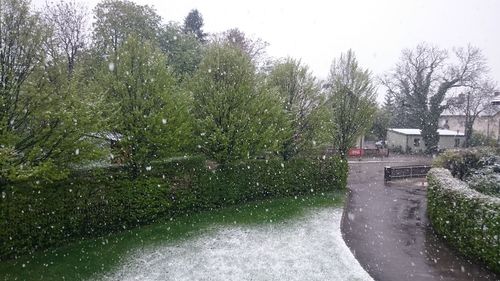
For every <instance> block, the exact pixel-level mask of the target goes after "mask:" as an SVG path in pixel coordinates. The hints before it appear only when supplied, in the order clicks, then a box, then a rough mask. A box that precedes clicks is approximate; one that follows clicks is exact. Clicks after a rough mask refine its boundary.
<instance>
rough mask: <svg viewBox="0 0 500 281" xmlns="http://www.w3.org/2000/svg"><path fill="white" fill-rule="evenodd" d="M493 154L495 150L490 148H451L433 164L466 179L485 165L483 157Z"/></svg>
mask: <svg viewBox="0 0 500 281" xmlns="http://www.w3.org/2000/svg"><path fill="white" fill-rule="evenodd" d="M492 154H495V151H494V150H492V149H489V148H470V149H450V150H447V151H445V152H444V153H442V154H441V155H440V156H439V157H438V158H436V160H434V163H433V166H434V167H439V168H445V169H448V170H450V171H451V174H452V175H453V176H454V177H456V178H459V179H464V178H465V177H467V176H470V175H471V173H472V171H473V170H474V169H478V168H481V167H483V166H484V163H483V162H481V158H483V157H485V156H488V155H492Z"/></svg>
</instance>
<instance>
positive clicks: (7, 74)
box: [0, 0, 93, 181]
mask: <svg viewBox="0 0 500 281" xmlns="http://www.w3.org/2000/svg"><path fill="white" fill-rule="evenodd" d="M0 4H1V9H0V63H1V66H2V67H1V69H0V80H1V81H0V97H1V101H0V106H1V107H2V108H1V112H0V122H1V127H0V144H1V148H0V150H2V152H1V154H3V156H2V158H3V159H5V162H4V163H2V168H1V170H2V171H1V175H0V177H1V178H3V180H4V181H5V180H22V179H28V178H33V177H41V178H45V179H47V180H51V179H55V178H60V177H64V176H65V175H66V172H67V169H68V168H70V166H71V164H74V163H76V162H79V161H83V160H84V159H85V158H86V157H85V156H86V155H91V154H93V153H92V151H91V149H88V147H89V146H88V145H90V144H89V143H88V142H87V141H86V140H85V139H83V138H82V137H83V135H84V133H85V132H86V131H87V129H88V127H87V126H86V125H87V124H88V122H86V120H88V119H87V118H88V116H89V112H88V111H87V112H86V109H88V106H86V105H87V103H86V102H85V98H82V97H81V96H80V95H81V93H82V92H83V91H82V90H80V89H79V85H78V81H79V80H78V79H77V78H75V79H68V75H67V71H66V70H67V67H66V64H65V63H64V67H63V68H62V69H61V68H59V66H61V65H63V63H58V62H57V61H56V57H49V59H47V57H46V53H45V51H46V50H47V49H45V48H44V42H47V41H46V39H47V37H48V36H49V35H50V34H51V32H50V30H52V29H53V28H54V26H47V25H44V24H43V23H42V20H41V18H40V17H39V16H38V14H34V13H32V12H31V11H30V10H29V3H28V2H26V1H16V0H8V1H2V2H0ZM53 46H54V48H56V49H59V50H60V49H63V48H64V46H63V45H62V44H60V43H54V45H53ZM75 76H78V74H76V71H75Z"/></svg>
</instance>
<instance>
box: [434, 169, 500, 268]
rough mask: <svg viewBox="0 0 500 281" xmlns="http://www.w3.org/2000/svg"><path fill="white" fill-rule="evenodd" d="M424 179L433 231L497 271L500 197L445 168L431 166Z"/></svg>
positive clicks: (499, 259) (499, 253) (499, 243)
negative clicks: (471, 185) (482, 189)
mask: <svg viewBox="0 0 500 281" xmlns="http://www.w3.org/2000/svg"><path fill="white" fill-rule="evenodd" d="M427 179H428V182H429V188H428V192H427V198H428V206H427V211H428V215H429V218H430V221H431V223H432V226H433V227H434V229H435V230H436V232H437V233H438V234H440V235H441V236H443V237H444V238H445V239H446V240H447V241H448V242H449V243H450V244H451V245H452V246H454V247H455V248H456V249H458V250H459V251H460V252H461V253H463V254H464V255H466V256H468V257H470V258H473V259H479V260H481V261H482V262H484V263H485V264H486V265H487V266H488V267H489V268H491V269H492V270H494V271H496V272H500V199H499V198H495V197H491V196H487V195H484V194H481V193H479V192H477V191H475V190H473V189H471V188H469V187H468V185H467V183H465V182H463V181H460V180H458V179H455V178H453V177H452V175H451V173H450V171H449V170H446V169H442V168H434V169H431V171H430V172H429V174H428V175H427Z"/></svg>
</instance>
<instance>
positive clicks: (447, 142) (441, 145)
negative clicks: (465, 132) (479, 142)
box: [438, 136, 465, 149]
mask: <svg viewBox="0 0 500 281" xmlns="http://www.w3.org/2000/svg"><path fill="white" fill-rule="evenodd" d="M455 139H460V143H459V145H460V146H462V145H463V144H464V141H465V137H464V136H440V137H439V142H438V149H445V148H454V147H455Z"/></svg>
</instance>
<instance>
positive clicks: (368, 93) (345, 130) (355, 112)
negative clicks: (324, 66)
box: [328, 50, 376, 158]
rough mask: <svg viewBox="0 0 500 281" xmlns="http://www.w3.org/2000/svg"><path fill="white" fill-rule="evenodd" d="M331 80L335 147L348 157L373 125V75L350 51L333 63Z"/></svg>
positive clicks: (329, 79)
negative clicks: (350, 151)
mask: <svg viewBox="0 0 500 281" xmlns="http://www.w3.org/2000/svg"><path fill="white" fill-rule="evenodd" d="M328 81H329V85H330V98H329V103H330V107H331V125H332V134H333V145H334V147H335V148H336V149H337V151H338V153H339V154H340V155H341V156H342V157H344V158H345V157H347V152H348V150H349V148H351V147H352V146H353V145H354V143H355V141H356V138H357V137H359V136H361V135H362V134H363V133H364V132H365V131H366V130H367V129H368V128H369V127H370V126H371V124H372V120H373V116H374V114H375V111H376V105H375V86H374V85H373V80H372V78H371V74H370V72H369V71H368V70H365V69H363V68H361V67H360V66H359V65H358V61H357V60H356V57H355V55H354V52H353V51H351V50H349V51H347V53H343V54H341V56H340V58H338V59H336V60H334V62H333V64H332V67H331V69H330V76H329V78H328Z"/></svg>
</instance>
